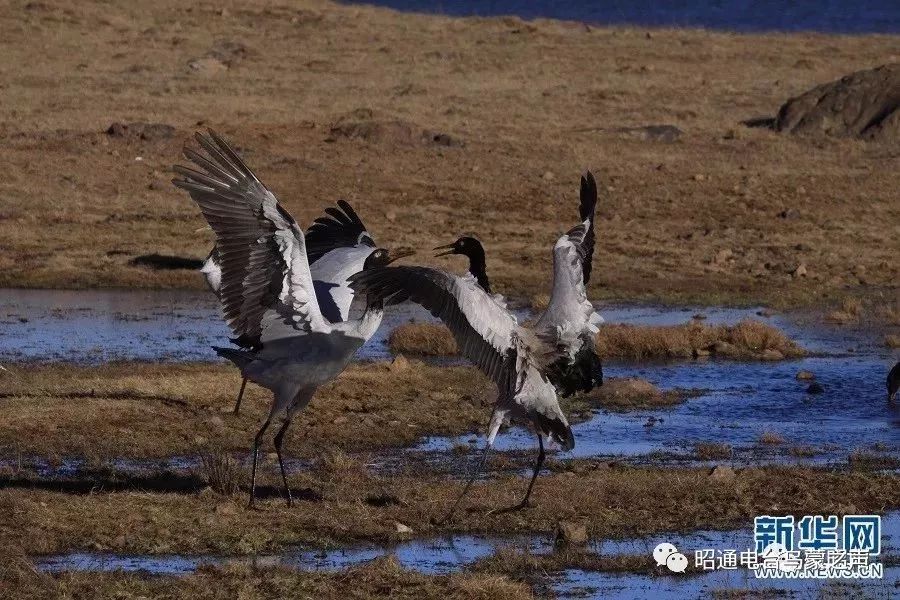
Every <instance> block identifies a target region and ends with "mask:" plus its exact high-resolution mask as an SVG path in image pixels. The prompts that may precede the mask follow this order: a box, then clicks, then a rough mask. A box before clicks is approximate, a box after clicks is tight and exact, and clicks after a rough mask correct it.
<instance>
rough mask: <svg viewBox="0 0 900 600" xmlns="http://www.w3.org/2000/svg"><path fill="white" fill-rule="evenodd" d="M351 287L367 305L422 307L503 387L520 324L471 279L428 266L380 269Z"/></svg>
mask: <svg viewBox="0 0 900 600" xmlns="http://www.w3.org/2000/svg"><path fill="white" fill-rule="evenodd" d="M350 286H351V287H352V288H353V289H354V291H355V292H356V293H357V294H366V295H367V296H368V298H369V300H370V301H371V300H372V299H376V300H382V301H384V302H385V303H387V304H398V303H400V302H404V301H406V300H411V301H413V302H415V303H417V304H421V305H422V306H423V307H425V308H426V309H428V310H429V311H430V312H431V314H432V315H434V316H435V317H437V318H439V319H440V320H441V321H443V322H444V324H445V325H447V328H448V329H450V332H451V333H452V334H453V337H454V338H455V339H456V343H457V346H459V350H460V352H461V353H462V354H463V356H465V357H466V358H468V359H469V360H470V361H472V362H473V363H474V364H475V365H476V366H477V367H478V368H479V369H481V371H482V372H484V373H485V375H487V376H488V377H490V378H491V379H493V380H494V381H496V382H498V384H500V383H503V379H502V373H503V367H504V361H505V360H506V359H507V358H508V356H509V355H510V350H513V348H514V334H515V333H516V331H517V330H518V324H517V323H516V319H515V317H513V316H512V315H511V314H510V313H509V312H508V311H507V310H506V309H505V308H503V307H502V306H500V305H499V304H497V302H496V301H495V300H494V298H492V297H491V296H490V295H489V294H487V293H486V292H485V291H484V290H483V289H481V287H480V286H478V284H477V282H476V281H475V279H474V278H472V277H458V276H456V275H453V274H451V273H447V272H446V271H442V270H439V269H430V268H427V267H411V266H399V267H378V268H369V269H366V270H364V271H362V272H360V273H357V274H355V275H353V276H351V277H350Z"/></svg>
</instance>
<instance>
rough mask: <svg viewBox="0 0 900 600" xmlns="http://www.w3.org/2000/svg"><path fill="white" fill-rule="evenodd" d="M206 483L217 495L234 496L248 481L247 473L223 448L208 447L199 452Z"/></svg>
mask: <svg viewBox="0 0 900 600" xmlns="http://www.w3.org/2000/svg"><path fill="white" fill-rule="evenodd" d="M198 454H199V455H200V461H201V464H202V465H203V474H204V475H205V476H206V482H207V483H208V484H209V486H210V487H211V488H212V489H213V490H214V491H215V492H217V493H219V494H222V495H223V496H233V495H235V494H236V493H238V491H239V490H240V488H241V486H242V485H243V484H244V482H245V481H246V479H247V472H246V470H245V469H244V467H243V465H241V464H240V463H239V462H238V461H236V460H235V459H234V457H232V456H231V454H229V453H228V452H225V451H224V450H222V449H221V448H216V447H206V448H202V449H200V451H199V452H198Z"/></svg>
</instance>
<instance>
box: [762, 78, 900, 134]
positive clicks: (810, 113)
mask: <svg viewBox="0 0 900 600" xmlns="http://www.w3.org/2000/svg"><path fill="white" fill-rule="evenodd" d="M775 129H776V130H778V131H782V132H787V133H794V134H802V135H827V136H833V137H857V138H864V139H879V140H892V141H898V140H900V63H894V64H887V65H882V66H880V67H878V68H875V69H869V70H865V71H857V72H855V73H851V74H850V75H847V76H845V77H842V78H841V79H839V80H837V81H832V82H831V83H826V84H823V85H820V86H817V87H814V88H813V89H811V90H809V91H808V92H806V93H804V94H802V95H800V96H797V97H796V98H791V99H790V100H788V101H787V102H785V103H784V105H783V106H782V107H781V109H780V110H779V111H778V116H777V117H776V120H775Z"/></svg>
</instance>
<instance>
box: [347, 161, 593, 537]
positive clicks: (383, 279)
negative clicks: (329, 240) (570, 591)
mask: <svg viewBox="0 0 900 600" xmlns="http://www.w3.org/2000/svg"><path fill="white" fill-rule="evenodd" d="M596 204H597V185H596V182H595V180H594V177H593V175H592V174H591V173H590V172H588V173H586V174H585V175H584V176H583V177H582V179H581V204H580V210H579V214H580V217H581V222H580V223H579V224H578V225H576V226H575V227H573V228H572V229H570V230H569V231H568V232H567V233H566V234H564V235H563V236H561V237H560V238H559V239H558V240H557V242H556V244H555V245H554V247H553V292H552V295H551V298H550V304H549V306H548V307H547V310H546V311H545V312H544V313H543V314H542V315H541V317H540V318H539V319H538V321H537V323H536V324H535V325H534V326H533V327H523V326H520V325H519V324H518V322H517V321H516V318H515V317H514V316H513V315H512V314H511V313H510V312H509V311H508V310H507V309H506V306H505V305H504V304H502V302H500V301H498V299H497V298H495V297H494V296H492V295H491V294H490V293H489V292H488V291H487V290H486V289H485V287H484V286H483V285H482V284H481V283H480V282H479V280H478V278H477V276H476V275H475V274H473V273H468V274H466V275H465V276H462V277H460V276H457V275H454V274H452V273H449V272H447V271H444V270H441V269H432V268H427V267H415V266H399V267H376V268H373V269H366V270H364V271H362V272H361V273H357V274H355V275H353V276H351V277H350V281H351V287H352V288H353V289H354V290H356V292H357V293H360V294H366V295H367V297H368V298H369V299H370V301H371V300H373V299H374V300H379V301H383V302H385V303H387V304H396V303H399V302H403V301H406V300H411V301H413V302H416V303H418V304H421V305H422V306H423V307H425V308H426V309H428V310H429V311H431V313H432V314H433V315H434V316H436V317H438V318H439V319H441V320H442V321H443V322H444V323H445V324H446V325H447V327H448V328H449V329H450V332H451V333H452V334H453V337H454V338H455V339H456V343H457V346H458V347H459V349H460V352H461V353H462V354H463V355H464V356H466V358H468V359H469V360H471V361H472V362H473V363H475V365H477V366H478V367H479V368H480V369H481V370H482V371H483V372H484V373H485V374H486V375H487V376H488V377H489V378H491V379H492V380H493V381H494V382H495V383H496V384H497V389H498V397H497V402H496V404H495V405H494V410H493V413H492V414H491V419H490V423H489V425H488V432H487V443H486V444H485V448H484V452H483V454H482V457H481V460H480V461H479V463H478V465H477V466H476V468H475V469H474V470H473V473H472V476H471V477H470V478H469V480H468V481H467V483H466V485H465V487H464V488H463V491H462V493H461V494H460V496H459V498H457V500H456V502H455V503H454V504H453V506H452V508H451V509H450V511H449V512H448V514H447V515H446V517H445V518H444V519H443V521H446V520H447V519H449V518H450V517H452V515H453V512H454V511H455V510H456V507H457V506H458V504H459V502H460V501H461V500H462V498H463V496H464V495H465V494H466V492H467V491H468V490H469V488H470V487H471V485H472V483H473V482H474V480H475V478H476V477H477V475H478V472H479V471H480V470H481V469H482V467H483V466H484V463H485V461H486V460H487V456H488V452H489V451H490V448H491V447H492V446H493V443H494V439H495V438H496V436H497V432H498V431H499V429H500V426H501V424H502V423H503V421H504V420H505V419H507V418H511V419H513V420H518V421H520V422H524V423H526V424H528V425H530V426H531V427H532V429H533V430H534V431H535V433H536V434H537V440H538V455H537V459H536V461H535V465H534V471H533V473H532V476H531V480H530V481H529V483H528V489H527V490H526V492H525V496H524V497H523V498H522V500H521V502H519V503H518V504H516V505H513V506H510V507H508V508H504V509H501V511H500V512H505V511H510V510H519V509H521V508H524V507H526V506H528V501H529V498H530V497H531V492H532V489H533V488H534V483H535V480H536V479H537V477H538V474H539V473H540V470H541V467H542V466H543V463H544V459H545V452H544V436H547V437H549V438H551V439H553V440H555V441H556V442H557V443H558V444H559V445H560V447H561V448H562V449H563V450H571V449H572V448H574V446H575V438H574V436H573V435H572V429H571V427H569V423H568V421H567V419H566V416H565V415H564V414H563V412H562V410H561V409H560V406H559V402H558V400H557V393H558V390H559V393H561V394H562V395H564V396H566V395H569V394H571V393H574V392H575V391H577V390H585V391H589V390H590V389H592V388H593V387H594V386H595V385H601V384H602V382H603V373H602V367H601V363H600V359H599V358H598V357H597V354H596V351H595V349H594V335H596V333H597V324H598V323H599V322H601V319H600V317H599V315H597V314H596V313H595V312H594V307H593V305H592V304H591V303H590V302H589V301H588V299H587V293H586V288H585V284H586V283H587V281H588V279H589V277H590V273H591V260H592V257H593V250H594V211H595V207H596ZM458 243H459V241H457V242H456V243H455V244H458ZM479 245H480V244H479ZM451 246H453V245H451ZM476 270H477V269H476ZM443 521H442V522H443Z"/></svg>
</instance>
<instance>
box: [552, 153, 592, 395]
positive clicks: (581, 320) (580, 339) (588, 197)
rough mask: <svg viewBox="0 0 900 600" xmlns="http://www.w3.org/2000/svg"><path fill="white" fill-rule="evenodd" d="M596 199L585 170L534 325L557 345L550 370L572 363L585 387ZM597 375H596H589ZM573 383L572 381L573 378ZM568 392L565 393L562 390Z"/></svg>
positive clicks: (557, 379)
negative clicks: (575, 214) (576, 218)
mask: <svg viewBox="0 0 900 600" xmlns="http://www.w3.org/2000/svg"><path fill="white" fill-rule="evenodd" d="M596 205H597V183H596V181H595V180H594V176H593V175H592V174H591V173H590V171H588V172H587V173H586V174H585V175H584V176H583V177H582V178H581V204H580V208H579V214H580V216H581V219H582V220H581V223H579V224H578V225H576V226H575V227H573V228H572V229H570V230H569V231H568V232H566V233H565V234H564V235H563V236H561V237H560V238H559V239H558V240H557V241H556V245H555V246H554V247H553V292H552V293H551V295H550V304H549V305H548V306H547V310H545V311H544V313H543V314H542V315H541V317H540V318H539V319H538V321H537V324H536V325H535V331H536V332H537V334H538V336H539V337H540V338H541V339H542V340H543V341H544V342H545V343H547V344H548V345H550V346H551V347H554V348H555V349H556V352H557V355H556V356H554V357H553V360H554V365H553V367H554V368H553V369H552V371H554V372H555V371H560V373H566V377H570V376H574V375H575V373H567V372H568V371H570V370H571V368H572V367H574V366H576V363H584V364H581V365H579V368H578V378H581V379H585V380H584V381H583V383H579V384H577V387H578V388H581V389H587V390H589V389H590V388H591V387H592V386H593V384H594V383H596V382H594V383H592V379H591V378H593V375H592V373H594V372H595V371H596V370H597V369H599V359H598V358H597V357H596V355H595V353H594V350H593V336H594V334H596V333H597V325H598V324H599V323H601V322H602V319H601V318H600V316H599V315H598V314H597V313H595V312H594V307H593V305H592V304H591V303H590V301H589V300H588V298H587V290H586V287H585V286H586V284H587V281H588V279H589V277H590V274H591V261H592V258H593V254H594V211H595V208H596ZM549 376H550V377H551V380H554V384H555V385H557V387H558V388H559V389H560V392H561V393H563V395H569V393H572V392H571V391H569V390H570V389H571V387H572V386H571V385H561V383H560V377H562V375H559V376H554V375H553V374H552V373H551V374H550V375H549ZM594 379H596V378H594ZM573 385H574V384H573ZM567 391H568V392H569V393H566V392H567Z"/></svg>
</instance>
